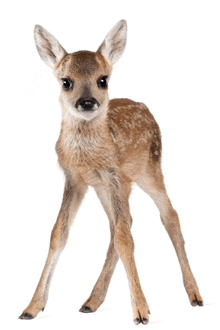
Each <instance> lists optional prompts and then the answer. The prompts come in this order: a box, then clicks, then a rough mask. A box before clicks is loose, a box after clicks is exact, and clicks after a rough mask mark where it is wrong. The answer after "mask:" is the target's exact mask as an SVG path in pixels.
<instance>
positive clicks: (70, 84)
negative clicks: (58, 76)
mask: <svg viewBox="0 0 220 330" xmlns="http://www.w3.org/2000/svg"><path fill="white" fill-rule="evenodd" d="M62 82H63V89H64V90H65V91H68V90H70V89H72V88H73V81H72V80H71V79H69V78H63V79H62Z"/></svg>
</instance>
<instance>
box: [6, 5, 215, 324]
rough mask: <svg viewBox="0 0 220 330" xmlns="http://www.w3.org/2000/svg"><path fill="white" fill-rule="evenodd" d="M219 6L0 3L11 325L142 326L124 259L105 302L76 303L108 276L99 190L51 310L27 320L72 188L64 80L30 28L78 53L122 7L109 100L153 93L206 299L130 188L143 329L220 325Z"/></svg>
mask: <svg viewBox="0 0 220 330" xmlns="http://www.w3.org/2000/svg"><path fill="white" fill-rule="evenodd" d="M219 14H220V8H219V2H218V1H212V0H209V1H194V0H191V1H170V0H167V1H157V0H156V1H155V0H154V1H153V0H151V1H143V0H142V1H138V0H137V1H110V2H106V1H69V0H66V1H62V2H61V1H47V0H45V1H39V0H38V1H22V0H20V1H11V2H5V3H4V4H2V5H1V20H0V24H1V101H2V106H1V111H0V155H1V161H0V200H1V240H0V251H1V272H0V274H1V275H0V276H1V281H0V292H1V298H0V304H1V306H0V310H1V321H0V324H1V328H2V329H4V330H5V329H27V328H28V329H39V327H40V328H41V329H48V328H49V329H52V328H53V329H58V328H59V329H60V328H61V327H62V328H64V327H65V329H103V327H104V328H106V329H112V328H114V329H121V328H126V329H131V328H133V327H134V325H133V322H132V311H131V304H130V294H129V288H128V281H127V277H126V274H125V271H124V268H123V265H122V263H121V262H119V264H118V265H117V268H116V271H115V273H114V276H113V278H112V282H111V284H110V287H109V291H108V294H107V297H106V300H105V302H104V303H103V305H101V306H100V308H99V310H98V311H97V312H96V313H92V314H83V313H79V312H78V310H79V308H80V307H81V305H82V304H83V303H84V301H85V300H86V299H87V298H88V296H89V294H90V292H91V290H92V288H93V286H94V284H95V282H96V280H97V278H98V276H99V273H100V271H101V269H102V266H103V263H104V259H105V255H106V251H107V247H108V244H109V238H110V235H109V228H108V220H107V217H106V215H105V213H104V211H103V209H102V207H101V204H100V202H99V201H98V199H97V197H96V195H95V193H94V191H93V190H92V188H91V189H90V190H89V192H88V194H87V196H86V198H85V200H84V202H83V205H82V207H81V208H80V210H79V212H78V214H77V217H76V219H75V222H74V225H73V228H72V231H71V234H70V238H69V241H68V244H67V247H66V248H65V250H64V252H63V253H62V255H61V258H60V260H59V263H58V265H57V268H56V270H55V275H54V277H53V280H52V285H51V290H50V295H49V300H48V304H47V306H46V308H45V311H44V312H43V313H40V314H39V315H38V317H37V318H36V319H34V320H31V321H23V320H18V319H17V317H18V316H19V315H20V314H21V313H22V311H23V309H24V308H25V307H26V306H27V305H28V303H29V301H30V299H31V297H32V295H33V293H34V290H35V288H36V285H37V283H38V280H39V278H40V274H41V271H42V269H43V266H44V262H45V260H46V256H47V252H48V247H49V238H50V232H51V230H52V227H53V224H54V223H55V220H56V217H57V214H58V211H59V207H60V204H61V199H62V192H63V185H64V180H63V175H62V172H61V171H60V169H59V168H58V165H57V156H56V154H55V151H54V146H55V142H56V140H57V138H58V135H59V130H60V121H61V110H60V106H59V103H58V95H59V86H58V84H57V81H56V80H55V78H54V77H53V75H52V73H51V70H50V69H49V68H48V67H47V66H46V65H45V64H44V63H43V62H42V61H41V60H40V57H39V55H38V54H37V51H36V48H35V45H34V39H33V28H34V25H35V24H41V25H42V26H43V27H45V28H46V29H47V30H48V31H49V32H51V33H52V34H53V35H54V36H55V37H56V38H57V39H58V40H59V41H60V43H61V44H62V45H63V47H64V48H65V49H66V50H67V51H69V52H73V51H77V50H83V49H88V50H94V51H95V50H96V49H97V48H98V46H99V45H100V43H101V42H102V40H103V38H104V37H105V35H106V34H107V32H108V31H109V30H110V29H111V28H112V26H113V25H114V24H115V23H116V22H117V21H118V20H120V19H122V18H123V19H126V20H127V23H128V42H127V47H126V50H125V53H124V55H123V57H122V58H121V59H120V61H119V62H118V63H117V64H116V65H115V68H114V71H113V75H112V78H111V81H110V86H109V93H110V97H111V98H114V97H128V98H131V99H133V100H136V101H142V102H144V103H146V104H147V106H148V107H149V108H150V110H151V112H152V113H153V115H154V116H155V118H156V120H157V122H158V123H159V125H160V128H161V131H162V138H163V139H162V141H163V172H164V176H165V182H166V186H167V190H168V193H169V196H170V198H171V201H172V203H173V205H174V208H175V209H176V210H177V211H178V213H179V217H180V221H181V226H182V232H183V235H184V238H185V242H186V250H187V255H188V258H189V262H190V265H191V267H192V270H193V273H194V275H195V277H196V280H197V282H198V285H199V288H200V292H201V294H202V297H203V299H204V303H205V306H204V307H202V308H201V307H192V306H191V305H190V304H189V301H188V297H187V295H186V293H185V289H184V287H183V284H182V276H181V272H180V267H179V264H178V260H177V258H176V255H175V252H174V249H173V246H172V244H171V242H170V239H169V237H168V235H167V234H166V232H165V229H164V227H163V226H162V225H161V222H160V218H159V213H158V210H157V209H156V206H155V205H154V203H153V202H152V200H151V199H150V198H149V197H148V196H147V195H146V194H144V193H143V192H142V191H141V190H139V189H138V188H136V187H134V190H133V193H132V195H131V198H130V203H131V214H132V216H133V220H134V223H133V228H132V233H133V237H134V241H135V258H136V263H137V268H138V272H139V276H140V281H141V285H142V288H143V291H144V293H145V296H146V299H147V301H148V303H149V306H150V310H151V315H150V323H149V324H148V325H147V327H149V328H151V327H152V329H163V330H164V329H170V330H171V329H177V328H178V329H186V328H187V329H194V328H195V327H197V328H200V329H207V328H210V329H212V330H215V329H219V327H220V321H219V307H220V306H219V301H220V300H219V295H220V284H219V283H220V281H219V275H220V267H219V265H220V260H219V259H220V258H219V251H220V243H219V221H220V219H219V189H218V187H219V184H220V176H219V167H220V157H219V140H220V138H219V136H220V134H219V110H220V97H219V91H220V78H219V77H220V60H219V59H220V46H219V40H220V36H219V34H220V33H219V32H220V20H219ZM217 311H218V314H217ZM139 327H142V325H139Z"/></svg>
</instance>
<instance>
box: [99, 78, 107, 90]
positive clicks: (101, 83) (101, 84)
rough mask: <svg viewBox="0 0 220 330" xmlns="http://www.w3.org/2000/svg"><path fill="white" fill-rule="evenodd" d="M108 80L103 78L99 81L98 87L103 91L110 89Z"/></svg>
mask: <svg viewBox="0 0 220 330" xmlns="http://www.w3.org/2000/svg"><path fill="white" fill-rule="evenodd" d="M107 78H108V77H107V76H101V77H100V78H99V79H98V81H97V85H98V87H100V88H102V89H106V88H107V87H108V82H107Z"/></svg>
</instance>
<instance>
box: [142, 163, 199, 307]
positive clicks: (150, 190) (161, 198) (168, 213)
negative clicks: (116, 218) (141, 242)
mask: <svg viewBox="0 0 220 330" xmlns="http://www.w3.org/2000/svg"><path fill="white" fill-rule="evenodd" d="M153 171H154V172H153V173H152V168H151V171H146V173H145V174H144V175H142V176H141V177H139V179H138V180H137V181H136V182H137V184H138V186H139V187H140V188H142V189H143V190H144V191H145V192H146V193H147V194H149V195H150V196H151V197H152V199H153V200H154V202H155V204H156V205H157V207H158V209H159V211H160V217H161V220H162V223H163V225H164V226H165V228H166V231H167V233H168V235H169V236H170V239H171V241H172V243H173V246H174V248H175V251H176V254H177V257H178V260H179V263H180V267H181V270H182V275H183V283H184V286H185V289H186V292H187V294H188V297H189V300H190V303H191V305H192V306H196V305H199V306H203V301H202V297H201V295H200V293H199V289H198V286H197V283H196V280H195V278H194V276H193V274H192V271H191V269H190V265H189V262H188V259H187V255H186V251H185V247H184V239H183V235H182V232H181V229H180V222H179V218H178V214H177V212H176V211H175V210H174V209H173V207H172V204H171V202H170V199H169V197H168V195H167V192H166V188H165V185H164V181H163V174H162V172H161V168H160V165H159V164H158V165H156V166H154V170H153Z"/></svg>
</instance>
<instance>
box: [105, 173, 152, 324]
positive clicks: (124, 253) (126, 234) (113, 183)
mask: <svg viewBox="0 0 220 330" xmlns="http://www.w3.org/2000/svg"><path fill="white" fill-rule="evenodd" d="M109 172H110V178H109V182H110V184H109V186H108V188H107V189H106V193H108V194H109V196H110V198H109V201H110V202H111V209H112V211H113V218H114V231H115V234H114V245H115V249H116V250H117V252H118V254H119V257H120V258H121V260H122V263H123V265H124V267H125V271H126V273H127V277H128V281H129V287H130V294H131V304H132V309H133V319H134V322H135V324H139V323H141V322H142V323H143V324H147V323H148V319H149V316H148V314H149V307H148V304H147V301H146V299H145V297H144V294H143V291H142V289H141V285H140V281H139V277H138V273H137V269H136V265H135V259H134V242H133V238H132V235H131V216H130V211H129V204H128V198H129V195H130V191H131V183H130V182H129V181H128V179H127V178H125V177H123V176H122V175H120V174H119V173H118V172H117V170H115V169H110V170H109Z"/></svg>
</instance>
